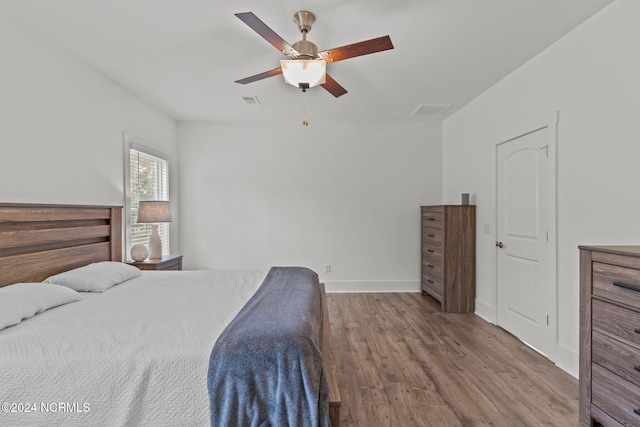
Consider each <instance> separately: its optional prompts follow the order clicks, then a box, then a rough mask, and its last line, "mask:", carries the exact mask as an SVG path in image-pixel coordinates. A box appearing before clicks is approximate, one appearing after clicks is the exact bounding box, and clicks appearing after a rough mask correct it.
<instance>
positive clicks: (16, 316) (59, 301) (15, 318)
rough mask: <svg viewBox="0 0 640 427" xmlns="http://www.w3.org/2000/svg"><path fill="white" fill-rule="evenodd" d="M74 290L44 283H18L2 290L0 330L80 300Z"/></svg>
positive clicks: (0, 295) (0, 294)
mask: <svg viewBox="0 0 640 427" xmlns="http://www.w3.org/2000/svg"><path fill="white" fill-rule="evenodd" d="M80 299H81V297H80V294H79V293H77V292H76V291H74V290H73V289H69V288H65V287H63V286H57V285H50V284H44V283H17V284H15V285H10V286H5V287H2V288H0V330H2V329H4V328H6V327H7V326H11V325H16V324H18V323H20V322H21V321H22V320H23V319H28V318H29V317H33V316H35V315H36V314H38V313H41V312H43V311H45V310H48V309H50V308H52V307H57V306H59V305H63V304H67V303H70V302H74V301H78V300H80Z"/></svg>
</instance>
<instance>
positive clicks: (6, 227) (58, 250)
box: [0, 203, 122, 287]
mask: <svg viewBox="0 0 640 427" xmlns="http://www.w3.org/2000/svg"><path fill="white" fill-rule="evenodd" d="M98 261H122V207H121V206H80V205H45V204H24V203H22V204H19V203H0V287H2V286H6V285H10V284H12V283H20V282H41V281H42V280H44V279H46V278H47V277H49V276H51V275H53V274H58V273H61V272H63V271H66V270H70V269H72V268H77V267H82V266H84V265H87V264H90V263H92V262H98Z"/></svg>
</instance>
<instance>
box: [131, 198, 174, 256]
mask: <svg viewBox="0 0 640 427" xmlns="http://www.w3.org/2000/svg"><path fill="white" fill-rule="evenodd" d="M137 222H138V223H142V224H144V223H147V224H151V236H150V237H149V259H161V258H162V240H160V234H158V223H159V222H171V209H170V206H169V202H167V201H157V200H156V201H149V202H139V204H138V221H137Z"/></svg>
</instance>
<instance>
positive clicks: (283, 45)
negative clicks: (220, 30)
mask: <svg viewBox="0 0 640 427" xmlns="http://www.w3.org/2000/svg"><path fill="white" fill-rule="evenodd" d="M236 16H237V17H238V18H239V19H240V20H241V21H242V22H244V23H245V24H247V25H248V26H249V27H250V28H251V29H252V30H253V31H255V32H256V33H258V34H260V35H261V36H262V38H263V39H265V40H266V41H268V42H269V43H271V45H272V46H273V47H275V48H276V49H278V50H279V51H280V52H282V54H283V55H292V54H294V55H295V54H297V53H298V52H296V50H295V49H294V48H292V47H291V46H290V45H289V43H287V42H286V41H284V39H283V38H282V37H280V36H279V35H277V34H276V32H275V31H273V30H272V29H271V28H269V27H268V26H267V24H265V23H264V22H262V21H261V20H260V18H258V17H257V16H256V15H254V14H253V12H243V13H236Z"/></svg>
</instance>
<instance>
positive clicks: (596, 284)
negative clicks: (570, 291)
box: [592, 262, 640, 307]
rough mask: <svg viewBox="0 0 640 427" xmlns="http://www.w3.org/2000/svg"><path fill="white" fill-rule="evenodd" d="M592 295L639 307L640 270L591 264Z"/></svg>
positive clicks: (596, 263)
mask: <svg viewBox="0 0 640 427" xmlns="http://www.w3.org/2000/svg"><path fill="white" fill-rule="evenodd" d="M592 266H593V267H592V268H593V294H594V295H598V296H601V297H604V298H607V299H610V300H613V301H618V302H621V303H623V304H628V305H632V306H635V307H640V270H636V269H634V268H627V267H618V266H615V265H610V264H603V263H600V262H594V263H592Z"/></svg>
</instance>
